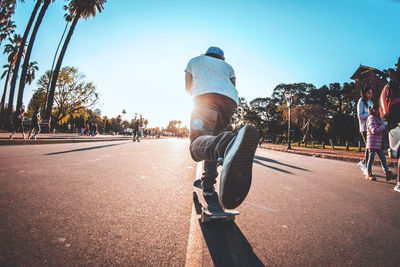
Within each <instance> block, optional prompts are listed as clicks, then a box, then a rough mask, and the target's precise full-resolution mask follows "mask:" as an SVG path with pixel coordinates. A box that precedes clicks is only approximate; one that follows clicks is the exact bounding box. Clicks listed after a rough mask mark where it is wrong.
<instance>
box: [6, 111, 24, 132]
mask: <svg viewBox="0 0 400 267" xmlns="http://www.w3.org/2000/svg"><path fill="white" fill-rule="evenodd" d="M24 115H25V109H24V108H21V109H20V110H19V114H18V115H17V116H16V117H15V119H14V130H13V132H12V133H11V134H10V139H13V135H14V134H15V133H16V132H18V131H19V130H20V129H21V131H22V138H23V139H25V130H24V124H23V121H24Z"/></svg>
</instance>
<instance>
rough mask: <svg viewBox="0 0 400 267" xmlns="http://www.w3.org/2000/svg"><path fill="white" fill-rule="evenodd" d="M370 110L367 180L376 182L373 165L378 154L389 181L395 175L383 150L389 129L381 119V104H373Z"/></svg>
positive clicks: (368, 120)
mask: <svg viewBox="0 0 400 267" xmlns="http://www.w3.org/2000/svg"><path fill="white" fill-rule="evenodd" d="M368 110H369V114H370V115H369V116H368V119H367V149H368V153H369V156H368V165H367V168H368V169H367V170H368V173H367V174H366V176H365V179H367V180H370V181H375V180H376V178H375V176H374V175H373V174H372V164H373V163H374V158H375V154H378V157H379V159H380V160H381V165H382V168H383V170H384V171H385V175H386V181H389V180H390V179H391V178H392V176H393V173H392V172H391V171H390V170H389V168H388V165H387V162H386V157H385V153H384V152H383V149H382V143H383V134H384V133H386V130H387V129H386V128H387V127H386V126H385V124H384V122H383V120H382V118H381V117H380V114H379V103H375V104H373V105H372V106H371V107H369V109H368Z"/></svg>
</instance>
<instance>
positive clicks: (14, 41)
mask: <svg viewBox="0 0 400 267" xmlns="http://www.w3.org/2000/svg"><path fill="white" fill-rule="evenodd" d="M8 40H9V41H10V43H9V44H6V46H5V47H4V54H8V58H7V61H8V63H9V64H6V65H4V66H3V68H5V69H6V70H5V71H4V72H3V75H2V76H1V79H3V78H4V77H6V81H5V84H4V90H3V96H2V97H1V107H0V112H1V114H0V126H2V125H1V124H2V123H3V117H4V105H5V100H6V94H7V87H8V81H9V79H10V74H11V72H12V70H13V68H14V65H15V61H16V60H17V54H18V50H19V48H20V46H21V40H22V37H21V36H20V35H19V34H14V36H13V38H8Z"/></svg>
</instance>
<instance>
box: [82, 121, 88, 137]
mask: <svg viewBox="0 0 400 267" xmlns="http://www.w3.org/2000/svg"><path fill="white" fill-rule="evenodd" d="M86 134H87V135H89V123H87V122H85V126H84V129H83V135H86Z"/></svg>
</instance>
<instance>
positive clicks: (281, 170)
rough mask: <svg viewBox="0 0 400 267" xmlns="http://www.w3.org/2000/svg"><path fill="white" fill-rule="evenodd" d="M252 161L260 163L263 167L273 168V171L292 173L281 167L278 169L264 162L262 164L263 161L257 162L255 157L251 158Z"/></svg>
mask: <svg viewBox="0 0 400 267" xmlns="http://www.w3.org/2000/svg"><path fill="white" fill-rule="evenodd" d="M253 162H254V163H257V164H260V165H261V166H264V167H267V168H270V169H273V170H275V171H280V172H284V173H287V174H293V173H292V172H290V171H286V170H283V169H279V168H276V167H272V166H269V165H266V164H264V163H262V162H259V161H258V160H256V159H255V160H253Z"/></svg>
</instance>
